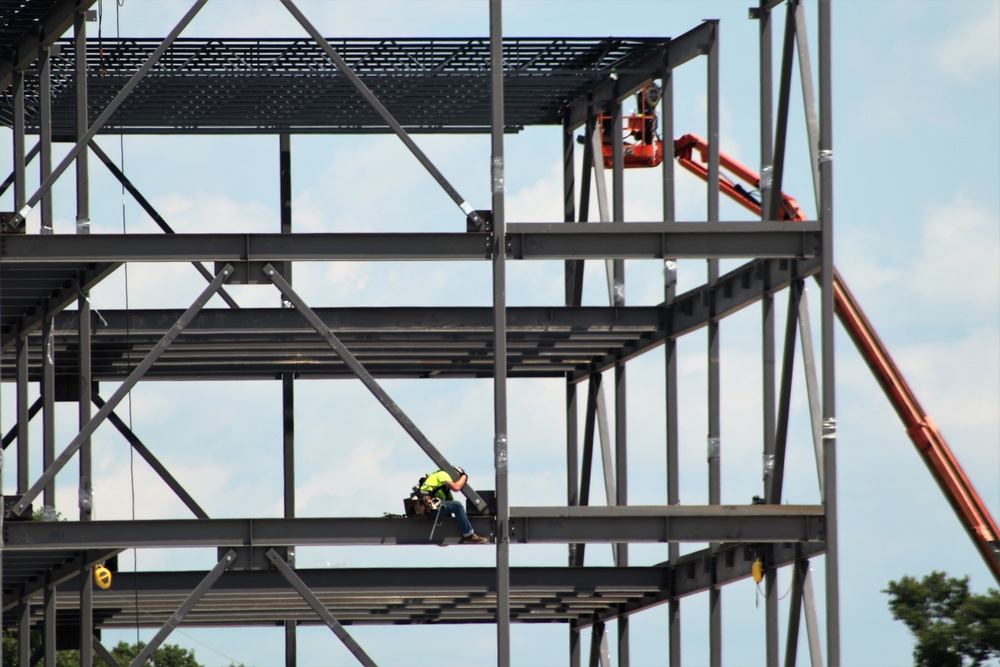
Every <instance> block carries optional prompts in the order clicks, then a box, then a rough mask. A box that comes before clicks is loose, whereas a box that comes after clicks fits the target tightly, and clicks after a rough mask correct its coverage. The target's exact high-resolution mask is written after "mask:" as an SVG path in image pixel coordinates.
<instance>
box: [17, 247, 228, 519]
mask: <svg viewBox="0 0 1000 667" xmlns="http://www.w3.org/2000/svg"><path fill="white" fill-rule="evenodd" d="M232 272H233V266H232V264H226V265H225V266H224V267H222V271H220V272H219V275H217V276H216V277H215V279H214V280H213V281H212V282H211V283H209V285H208V287H206V288H205V290H204V291H203V292H202V293H201V294H200V295H199V296H198V298H197V299H195V302H194V303H193V304H191V307H190V308H188V309H187V310H185V311H184V313H183V314H182V315H181V316H180V317H179V318H178V319H177V322H176V323H174V326H172V327H170V330H169V331H167V333H165V334H163V338H161V339H160V342H159V343H157V344H156V345H155V346H154V347H153V349H152V350H150V351H149V354H147V355H146V357H145V358H144V359H143V360H142V361H141V362H139V365H138V366H136V367H135V370H134V371H132V373H131V375H129V376H128V377H127V378H126V379H125V382H123V383H122V384H121V386H119V387H118V389H116V390H115V393H114V394H112V395H111V398H109V399H108V402H107V403H105V404H104V406H103V407H102V408H101V409H100V410H98V411H97V414H96V415H94V416H93V418H91V420H90V421H89V422H87V424H86V425H85V426H84V427H83V428H82V429H80V433H79V434H78V435H77V436H76V437H75V438H73V441H72V442H70V443H69V445H68V446H67V447H66V449H65V451H63V453H62V454H60V455H59V456H58V457H57V458H56V460H55V461H53V462H52V464H51V465H50V466H49V467H48V469H47V470H45V472H43V473H42V476H41V477H39V478H38V481H37V482H35V484H34V486H32V487H31V488H30V489H28V490H27V491H26V492H25V494H24V495H23V496H21V499H20V500H18V501H17V502H16V503H15V504H14V505H13V506H11V508H10V514H13V515H16V516H20V515H21V513H22V512H23V511H24V510H25V509H26V508H27V507H28V505H30V504H31V501H32V500H34V499H35V498H36V497H38V494H39V493H41V492H42V490H43V489H44V488H45V487H46V486H48V485H49V484H50V483H51V482H52V480H53V479H55V476H56V475H57V474H59V471H60V470H62V469H63V467H64V466H65V465H66V464H67V463H69V460H70V459H71V458H73V455H74V454H76V452H77V450H79V449H80V447H82V446H83V443H84V442H85V441H86V440H87V439H88V438H90V436H91V435H93V433H94V431H96V430H97V427H98V426H100V425H101V424H102V423H103V422H104V420H105V419H107V418H108V415H110V414H111V411H112V410H114V409H115V408H116V407H118V404H119V403H121V401H122V399H123V398H125V395H126V394H128V393H129V392H130V391H132V387H134V386H135V385H136V383H138V382H139V380H141V379H142V377H143V376H144V375H145V374H146V372H147V371H149V369H150V368H151V367H152V366H153V364H154V363H155V362H156V360H157V359H159V358H160V355H162V354H163V353H164V352H166V351H167V348H168V347H170V344H171V343H173V342H174V339H175V338H177V336H178V335H180V333H181V331H183V330H184V328H185V327H186V326H187V325H188V324H190V323H191V320H193V319H194V316H195V315H197V314H198V312H199V311H200V310H201V309H202V308H204V307H205V304H206V303H208V300H209V299H211V298H212V296H213V295H214V294H215V293H216V292H218V291H219V288H220V287H222V283H224V282H226V280H228V279H229V276H230V275H231V274H232Z"/></svg>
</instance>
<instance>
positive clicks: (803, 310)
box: [797, 270, 836, 498]
mask: <svg viewBox="0 0 1000 667" xmlns="http://www.w3.org/2000/svg"><path fill="white" fill-rule="evenodd" d="M834 279H836V270H834ZM800 282H802V284H801V285H800V286H799V298H798V303H797V308H798V312H797V315H798V323H799V339H800V340H801V341H802V369H803V375H805V378H806V398H807V399H808V401H809V417H810V422H811V424H812V435H813V447H814V448H815V452H816V474H817V477H818V479H819V497H820V498H825V497H826V492H825V490H824V479H825V476H824V474H823V408H822V405H821V403H822V401H821V399H820V395H819V380H817V377H818V375H817V373H816V355H815V354H814V352H813V335H812V322H811V320H810V318H809V298H808V295H807V293H806V291H805V284H804V282H803V281H800Z"/></svg>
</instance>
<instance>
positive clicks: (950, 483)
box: [674, 134, 1000, 581]
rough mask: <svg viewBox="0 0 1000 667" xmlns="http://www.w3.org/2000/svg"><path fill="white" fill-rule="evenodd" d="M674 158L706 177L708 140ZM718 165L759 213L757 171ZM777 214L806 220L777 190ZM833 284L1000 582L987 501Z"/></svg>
mask: <svg viewBox="0 0 1000 667" xmlns="http://www.w3.org/2000/svg"><path fill="white" fill-rule="evenodd" d="M696 156H697V158H699V159H700V162H699V161H698V159H696ZM674 157H675V158H676V159H677V162H678V164H680V165H681V166H682V167H684V168H685V169H687V170H688V171H690V172H691V173H693V174H694V175H696V176H698V177H699V178H701V179H703V180H706V181H707V180H708V166H707V163H708V144H707V142H705V140H704V139H702V138H701V137H698V136H697V135H694V134H685V135H684V136H682V137H680V138H679V139H677V140H676V141H675V142H674ZM719 165H720V174H719V190H720V192H723V193H725V194H726V195H727V196H729V197H730V198H732V199H733V200H734V201H736V202H738V203H739V204H741V205H742V206H743V207H744V208H747V209H748V210H750V211H752V212H753V213H754V214H756V215H760V214H761V203H760V201H759V200H758V199H757V198H756V196H755V195H754V191H759V188H760V176H759V175H758V174H756V173H754V172H753V171H751V170H750V169H748V168H747V167H745V166H743V165H741V164H740V163H738V162H736V161H735V160H733V159H732V158H730V157H729V156H727V155H725V154H723V153H722V152H720V153H719ZM721 169H726V170H727V171H728V172H729V173H730V174H732V175H733V176H734V177H735V178H737V179H741V180H742V181H744V182H745V183H746V184H748V185H750V188H751V189H747V188H746V187H744V186H743V185H741V184H740V183H739V182H738V181H736V180H734V179H733V178H730V177H729V176H726V175H725V174H722V173H721ZM778 218H779V219H780V220H806V216H805V214H804V213H803V212H802V209H801V208H800V207H799V204H798V202H797V201H795V199H793V198H792V197H789V196H788V195H786V194H784V193H781V204H780V209H779V213H778ZM833 289H834V309H835V311H836V313H837V317H838V318H839V319H840V323H841V324H843V325H844V328H845V329H846V330H847V333H848V334H849V335H850V337H851V340H852V341H854V344H855V346H857V348H858V350H859V351H860V352H861V356H862V357H864V359H865V362H866V363H867V364H868V367H869V368H870V369H871V371H872V373H873V374H874V375H875V378H876V379H877V380H878V382H879V384H880V385H881V386H882V391H884V392H885V395H886V397H888V399H889V402H890V403H892V406H893V408H895V410H896V414H898V415H899V418H900V419H901V420H902V422H903V425H904V426H905V427H906V433H907V435H909V436H910V440H912V441H913V444H914V445H916V448H917V451H919V452H920V455H921V457H923V459H924V463H925V464H927V468H928V469H929V470H930V472H931V475H933V476H934V479H935V480H936V481H937V483H938V486H940V487H941V490H942V491H943V492H944V494H945V497H946V498H947V499H948V502H949V503H951V506H952V508H953V509H954V510H955V513H956V514H957V515H958V518H959V520H961V522H962V525H963V526H964V527H965V529H966V531H967V532H968V533H969V536H970V537H971V538H972V540H973V542H975V544H976V547H977V548H978V549H979V552H980V554H981V555H982V557H983V560H985V561H986V564H987V566H988V567H989V568H990V570H992V572H993V576H994V577H996V579H997V581H1000V530H998V529H997V524H996V522H995V521H994V520H993V517H992V516H991V515H990V513H989V511H988V510H987V509H986V504H985V503H984V502H983V501H982V499H981V498H980V497H979V494H977V493H976V490H975V488H974V487H973V486H972V482H970V481H969V478H968V477H966V475H965V472H964V471H963V470H962V467H961V466H960V465H959V463H958V461H957V460H956V459H955V456H954V455H953V454H952V452H951V448H950V447H948V443H947V442H946V441H945V439H944V436H943V435H941V432H940V431H939V430H938V428H937V426H936V425H935V424H934V421H933V420H932V419H931V418H930V416H928V415H927V413H925V412H924V410H923V408H922V407H921V406H920V403H919V401H917V397H916V395H915V394H914V393H913V390H911V389H910V387H909V385H908V384H907V383H906V380H905V378H903V374H902V373H901V372H900V370H899V368H898V367H897V366H896V364H895V362H894V361H893V360H892V357H891V356H890V355H889V351H888V350H886V348H885V345H883V343H882V341H881V340H880V339H879V337H878V335H877V334H876V333H875V329H874V328H873V327H872V325H871V322H869V321H868V318H867V317H865V314H864V312H863V311H862V310H861V307H860V306H859V305H858V302H857V300H856V299H855V298H854V296H853V295H852V294H851V292H850V290H848V289H847V284H846V283H845V282H844V280H843V278H842V277H841V275H840V273H839V272H838V271H837V270H836V268H834V279H833Z"/></svg>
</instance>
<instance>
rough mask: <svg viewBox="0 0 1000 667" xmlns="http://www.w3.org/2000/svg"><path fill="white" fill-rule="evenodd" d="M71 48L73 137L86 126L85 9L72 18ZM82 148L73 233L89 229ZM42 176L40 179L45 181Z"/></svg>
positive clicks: (85, 157)
mask: <svg viewBox="0 0 1000 667" xmlns="http://www.w3.org/2000/svg"><path fill="white" fill-rule="evenodd" d="M73 28H74V31H73V34H74V36H73V39H74V41H73V48H74V56H75V64H76V75H75V76H74V77H73V78H74V83H75V84H76V139H77V141H80V139H81V138H82V137H83V136H84V134H86V132H87V130H88V129H89V126H90V119H89V118H88V115H87V13H86V12H85V11H78V12H77V13H76V16H75V17H74V19H73ZM88 159H89V156H88V155H87V151H86V150H81V151H80V152H79V154H78V155H77V156H76V233H77V234H89V233H90V176H89V172H88V164H87V163H88ZM46 180H47V179H46V178H42V183H45V182H46ZM49 191H50V189H47V190H46V191H45V195H44V196H45V197H50V196H51V195H50V194H49Z"/></svg>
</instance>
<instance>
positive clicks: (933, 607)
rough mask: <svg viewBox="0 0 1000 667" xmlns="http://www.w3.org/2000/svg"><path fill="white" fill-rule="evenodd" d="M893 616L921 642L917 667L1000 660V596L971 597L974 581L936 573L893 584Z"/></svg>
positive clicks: (915, 657) (950, 666) (995, 593)
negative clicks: (920, 579) (970, 591)
mask: <svg viewBox="0 0 1000 667" xmlns="http://www.w3.org/2000/svg"><path fill="white" fill-rule="evenodd" d="M882 592H883V593H888V594H889V611H891V612H892V617H893V618H894V619H896V620H897V621H903V623H905V624H906V627H907V628H909V629H910V632H912V633H913V635H914V636H915V637H916V640H917V643H916V646H915V647H914V649H913V662H914V665H916V666H917V667H932V666H933V667H963V665H973V666H975V665H982V664H983V663H985V662H986V661H987V660H990V659H991V658H1000V591H997V590H996V589H992V588H991V589H989V590H988V591H987V592H986V594H985V595H977V594H974V593H969V578H968V577H963V578H961V579H955V578H953V577H948V575H947V574H946V573H944V572H931V573H930V574H929V575H927V576H925V577H924V578H923V580H922V581H917V580H916V579H915V578H913V577H910V576H905V577H903V578H902V579H900V580H899V581H898V582H897V581H890V582H889V587H888V588H886V589H884V590H883V591H882Z"/></svg>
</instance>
